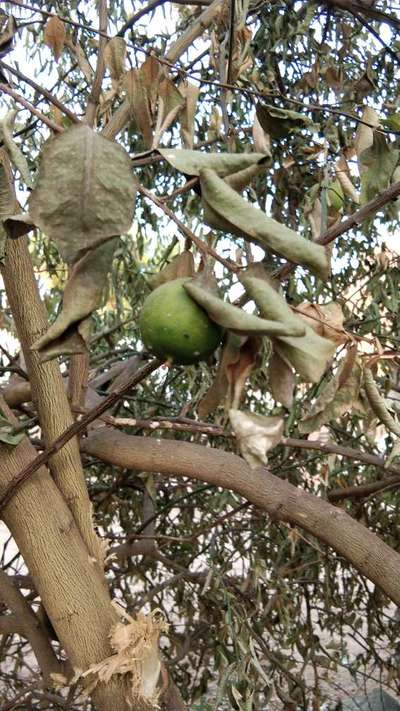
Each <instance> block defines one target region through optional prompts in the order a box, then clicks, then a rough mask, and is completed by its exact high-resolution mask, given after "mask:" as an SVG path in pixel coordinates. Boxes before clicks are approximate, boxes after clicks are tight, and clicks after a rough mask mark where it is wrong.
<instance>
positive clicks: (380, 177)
mask: <svg viewBox="0 0 400 711" xmlns="http://www.w3.org/2000/svg"><path fill="white" fill-rule="evenodd" d="M360 160H361V161H362V166H363V171H362V174H361V195H360V202H361V204H362V205H364V204H365V203H366V202H369V201H370V200H372V199H373V198H374V197H376V195H377V194H378V193H379V192H381V190H384V189H385V188H387V187H389V185H390V183H391V180H392V176H393V173H394V170H395V168H396V166H397V163H398V160H399V150H398V149H397V148H394V146H393V145H392V144H389V143H388V141H387V140H386V138H385V136H382V134H380V133H377V132H376V131H375V132H374V135H373V142H372V145H371V146H370V147H369V148H366V149H365V150H364V151H363V152H362V154H361V156H360Z"/></svg>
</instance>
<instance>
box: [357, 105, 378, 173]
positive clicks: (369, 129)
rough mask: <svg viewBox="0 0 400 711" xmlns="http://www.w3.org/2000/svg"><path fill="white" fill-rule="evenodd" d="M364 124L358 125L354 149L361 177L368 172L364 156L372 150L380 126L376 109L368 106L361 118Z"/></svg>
mask: <svg viewBox="0 0 400 711" xmlns="http://www.w3.org/2000/svg"><path fill="white" fill-rule="evenodd" d="M361 120H362V123H359V124H358V127H357V131H356V137H355V141H354V148H355V151H356V155H357V161H358V170H359V173H360V175H362V173H363V172H364V170H366V168H365V166H364V165H363V161H362V158H361V156H362V154H363V152H364V151H365V150H366V149H367V148H370V147H371V146H372V144H373V141H374V128H377V126H379V116H378V114H377V113H376V111H375V109H373V108H371V107H370V106H366V107H365V109H364V111H363V113H362V117H361Z"/></svg>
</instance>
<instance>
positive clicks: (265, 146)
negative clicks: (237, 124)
mask: <svg viewBox="0 0 400 711" xmlns="http://www.w3.org/2000/svg"><path fill="white" fill-rule="evenodd" d="M252 133H253V141H254V148H255V149H256V151H257V153H265V154H266V155H267V156H270V155H271V139H270V137H269V133H266V132H265V131H264V129H263V127H262V126H261V124H260V122H259V120H258V116H257V114H256V115H255V116H254V121H253V128H252Z"/></svg>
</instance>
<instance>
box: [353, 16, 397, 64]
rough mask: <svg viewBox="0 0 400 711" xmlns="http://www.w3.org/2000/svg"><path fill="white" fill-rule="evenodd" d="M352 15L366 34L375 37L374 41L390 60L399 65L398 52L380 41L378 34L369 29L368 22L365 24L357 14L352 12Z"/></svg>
mask: <svg viewBox="0 0 400 711" xmlns="http://www.w3.org/2000/svg"><path fill="white" fill-rule="evenodd" d="M352 15H353V17H355V18H356V20H358V22H360V24H361V25H362V26H363V27H365V29H366V30H368V32H370V34H371V35H373V37H375V39H376V40H377V41H378V42H379V44H380V45H381V46H382V47H383V49H384V50H385V52H387V53H388V54H390V56H391V57H392V59H394V61H395V62H396V63H397V64H400V54H399V53H398V52H395V50H394V49H392V48H391V47H389V45H387V44H386V42H385V41H384V40H383V39H382V37H381V36H380V34H379V32H376V31H375V30H374V28H373V27H371V25H370V24H369V22H367V21H366V20H364V18H363V17H362V16H361V15H359V14H358V12H352Z"/></svg>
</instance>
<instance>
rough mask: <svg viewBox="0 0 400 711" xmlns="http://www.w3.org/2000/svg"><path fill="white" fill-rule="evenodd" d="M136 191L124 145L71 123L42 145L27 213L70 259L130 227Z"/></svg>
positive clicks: (64, 256) (83, 126) (80, 255)
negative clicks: (40, 158) (70, 126)
mask: <svg viewBox="0 0 400 711" xmlns="http://www.w3.org/2000/svg"><path fill="white" fill-rule="evenodd" d="M135 194H136V181H135V179H134V177H133V174H132V169H131V162H130V158H129V155H128V153H127V152H126V151H125V150H124V148H122V146H119V145H118V144H117V143H115V142H114V141H110V140H108V139H107V138H104V137H103V136H101V135H99V134H98V133H96V132H95V131H93V130H92V129H91V128H89V126H86V125H79V126H73V127H72V128H70V129H68V130H67V131H64V133H62V134H61V135H59V136H56V137H55V138H51V139H50V140H49V141H48V142H47V143H46V145H45V147H44V149H43V153H42V160H41V165H40V170H39V178H38V182H37V185H36V187H35V189H34V190H33V192H32V194H31V197H30V201H29V206H30V213H31V215H32V218H33V220H34V222H35V223H36V224H37V225H38V226H39V228H40V229H41V230H42V231H43V232H44V233H45V234H46V235H48V236H49V237H50V239H54V240H55V241H56V243H57V246H58V248H59V250H60V252H61V255H62V257H63V258H64V259H65V260H66V261H67V262H69V263H71V262H75V261H77V260H78V259H79V258H81V257H82V256H83V255H84V254H85V253H86V252H87V251H88V250H90V249H93V248H94V247H97V246H98V245H100V244H102V243H103V242H105V241H106V240H108V239H110V238H111V237H115V236H117V235H120V234H121V233H122V232H126V231H127V230H128V229H129V228H130V226H131V222H132V215H133V209H134V199H135Z"/></svg>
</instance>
